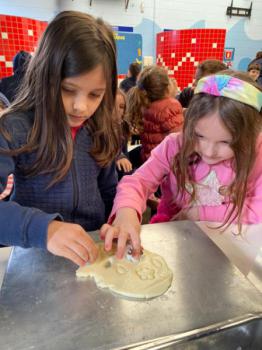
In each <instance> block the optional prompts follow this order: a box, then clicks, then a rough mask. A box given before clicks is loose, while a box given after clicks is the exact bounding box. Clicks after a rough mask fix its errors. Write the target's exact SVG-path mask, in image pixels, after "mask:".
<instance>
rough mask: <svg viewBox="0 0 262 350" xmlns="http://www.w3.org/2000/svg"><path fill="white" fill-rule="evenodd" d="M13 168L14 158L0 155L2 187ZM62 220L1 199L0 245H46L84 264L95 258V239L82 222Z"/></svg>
mask: <svg viewBox="0 0 262 350" xmlns="http://www.w3.org/2000/svg"><path fill="white" fill-rule="evenodd" d="M0 147H3V148H6V149H7V148H8V144H7V142H6V140H5V139H4V138H1V137H0ZM14 170H15V163H14V159H13V158H12V157H9V156H4V155H0V189H2V188H5V186H6V180H7V177H8V174H10V173H14ZM58 220H60V221H58ZM61 220H62V217H61V216H60V215H59V214H58V213H53V214H47V213H45V212H43V211H41V210H39V209H36V208H29V207H24V206H21V205H19V204H18V203H16V202H13V201H7V202H6V201H2V200H0V222H1V228H0V244H3V245H6V246H20V247H24V248H29V247H36V248H47V249H48V250H49V251H50V252H52V253H54V254H56V255H60V256H64V257H66V258H68V259H70V260H72V261H73V262H74V263H76V264H78V265H83V263H85V262H86V261H87V259H88V260H90V261H91V262H92V261H94V259H95V258H96V254H97V248H96V246H95V244H94V242H93V240H92V239H91V238H90V237H89V236H87V234H86V232H85V231H84V229H82V228H81V227H80V226H79V225H73V224H69V223H64V222H62V221H61ZM69 247H70V248H69Z"/></svg>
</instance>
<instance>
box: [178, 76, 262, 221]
mask: <svg viewBox="0 0 262 350" xmlns="http://www.w3.org/2000/svg"><path fill="white" fill-rule="evenodd" d="M219 74H226V75H230V76H233V77H236V78H239V79H241V80H244V81H246V82H248V83H249V84H251V85H253V86H255V87H256V88H258V89H259V90H260V91H261V89H260V88H259V87H258V85H257V84H256V83H254V82H253V80H252V79H251V78H249V77H248V75H247V73H241V72H233V71H229V70H227V71H222V72H221V73H219ZM215 112H218V113H219V116H220V118H221V120H222V122H223V123H224V125H225V127H226V128H227V129H228V131H229V132H230V134H231V136H232V143H231V145H230V146H231V148H232V150H233V152H234V159H232V167H233V169H234V171H235V173H236V176H235V179H234V181H233V182H232V184H231V185H230V186H229V187H228V188H221V189H220V190H221V194H226V196H228V198H229V200H230V202H231V203H232V207H231V208H230V209H229V210H228V214H227V215H226V217H225V219H224V222H223V225H222V226H225V225H228V224H230V223H231V222H233V221H234V220H235V219H237V223H238V225H239V228H240V227H241V226H240V225H241V212H242V209H243V205H244V200H245V197H246V192H247V190H248V178H249V175H250V172H251V170H252V167H253V165H254V162H255V159H256V141H257V137H258V135H259V133H260V132H261V128H262V113H261V111H260V112H258V111H257V110H256V109H255V108H253V107H251V106H249V105H246V104H244V103H241V102H239V101H236V100H233V99H230V98H227V97H222V96H219V97H218V96H213V95H209V94H206V93H199V94H196V95H195V96H194V97H193V99H192V101H191V103H190V106H189V108H188V109H187V111H186V115H185V121H184V126H183V141H182V147H181V150H180V152H179V153H178V154H177V155H176V157H175V159H174V173H175V175H176V178H177V184H178V189H179V193H181V194H182V193H185V192H186V191H187V185H186V184H187V183H190V184H191V185H192V188H193V192H192V194H191V200H192V201H193V200H194V199H195V195H196V192H195V179H194V172H193V167H194V164H196V163H197V162H198V161H199V160H200V157H199V155H198V154H197V153H196V152H195V151H194V148H195V144H196V142H197V141H196V135H195V126H196V123H197V122H198V121H199V120H200V119H201V118H203V117H205V116H208V115H209V114H211V113H215ZM187 192H188V191H187Z"/></svg>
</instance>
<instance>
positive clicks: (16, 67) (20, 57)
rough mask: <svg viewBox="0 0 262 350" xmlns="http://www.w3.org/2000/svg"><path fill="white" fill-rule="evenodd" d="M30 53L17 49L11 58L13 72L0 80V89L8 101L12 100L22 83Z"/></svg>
mask: <svg viewBox="0 0 262 350" xmlns="http://www.w3.org/2000/svg"><path fill="white" fill-rule="evenodd" d="M31 57H32V56H31V55H30V53H29V52H26V51H19V52H17V54H16V55H15V57H14V59H13V72H14V74H13V75H11V76H10V77H6V78H3V79H2V80H1V81H0V91H1V92H2V93H3V94H4V95H5V96H6V97H7V98H8V100H9V101H10V102H13V101H14V99H15V97H16V95H17V93H18V89H19V87H20V86H21V84H22V80H23V78H24V75H25V73H26V69H27V66H28V64H29V62H30V59H31Z"/></svg>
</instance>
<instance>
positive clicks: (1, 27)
mask: <svg viewBox="0 0 262 350" xmlns="http://www.w3.org/2000/svg"><path fill="white" fill-rule="evenodd" d="M46 26H47V22H44V21H38V20H35V19H31V18H25V17H18V16H6V15H0V79H1V78H3V77H5V76H9V75H12V73H13V58H14V56H15V54H16V53H17V52H18V51H20V50H24V51H27V52H30V53H33V52H34V51H35V48H36V46H37V42H38V39H39V37H40V36H41V34H42V33H43V31H44V30H45V28H46Z"/></svg>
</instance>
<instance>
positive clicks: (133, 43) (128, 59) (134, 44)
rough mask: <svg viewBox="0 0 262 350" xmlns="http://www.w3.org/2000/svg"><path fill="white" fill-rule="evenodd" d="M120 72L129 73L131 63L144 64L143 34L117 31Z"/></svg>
mask: <svg viewBox="0 0 262 350" xmlns="http://www.w3.org/2000/svg"><path fill="white" fill-rule="evenodd" d="M114 37H115V41H116V47H117V68H118V74H127V71H128V67H129V65H130V63H132V62H137V63H140V64H142V36H141V34H134V33H124V32H115V33H114Z"/></svg>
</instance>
